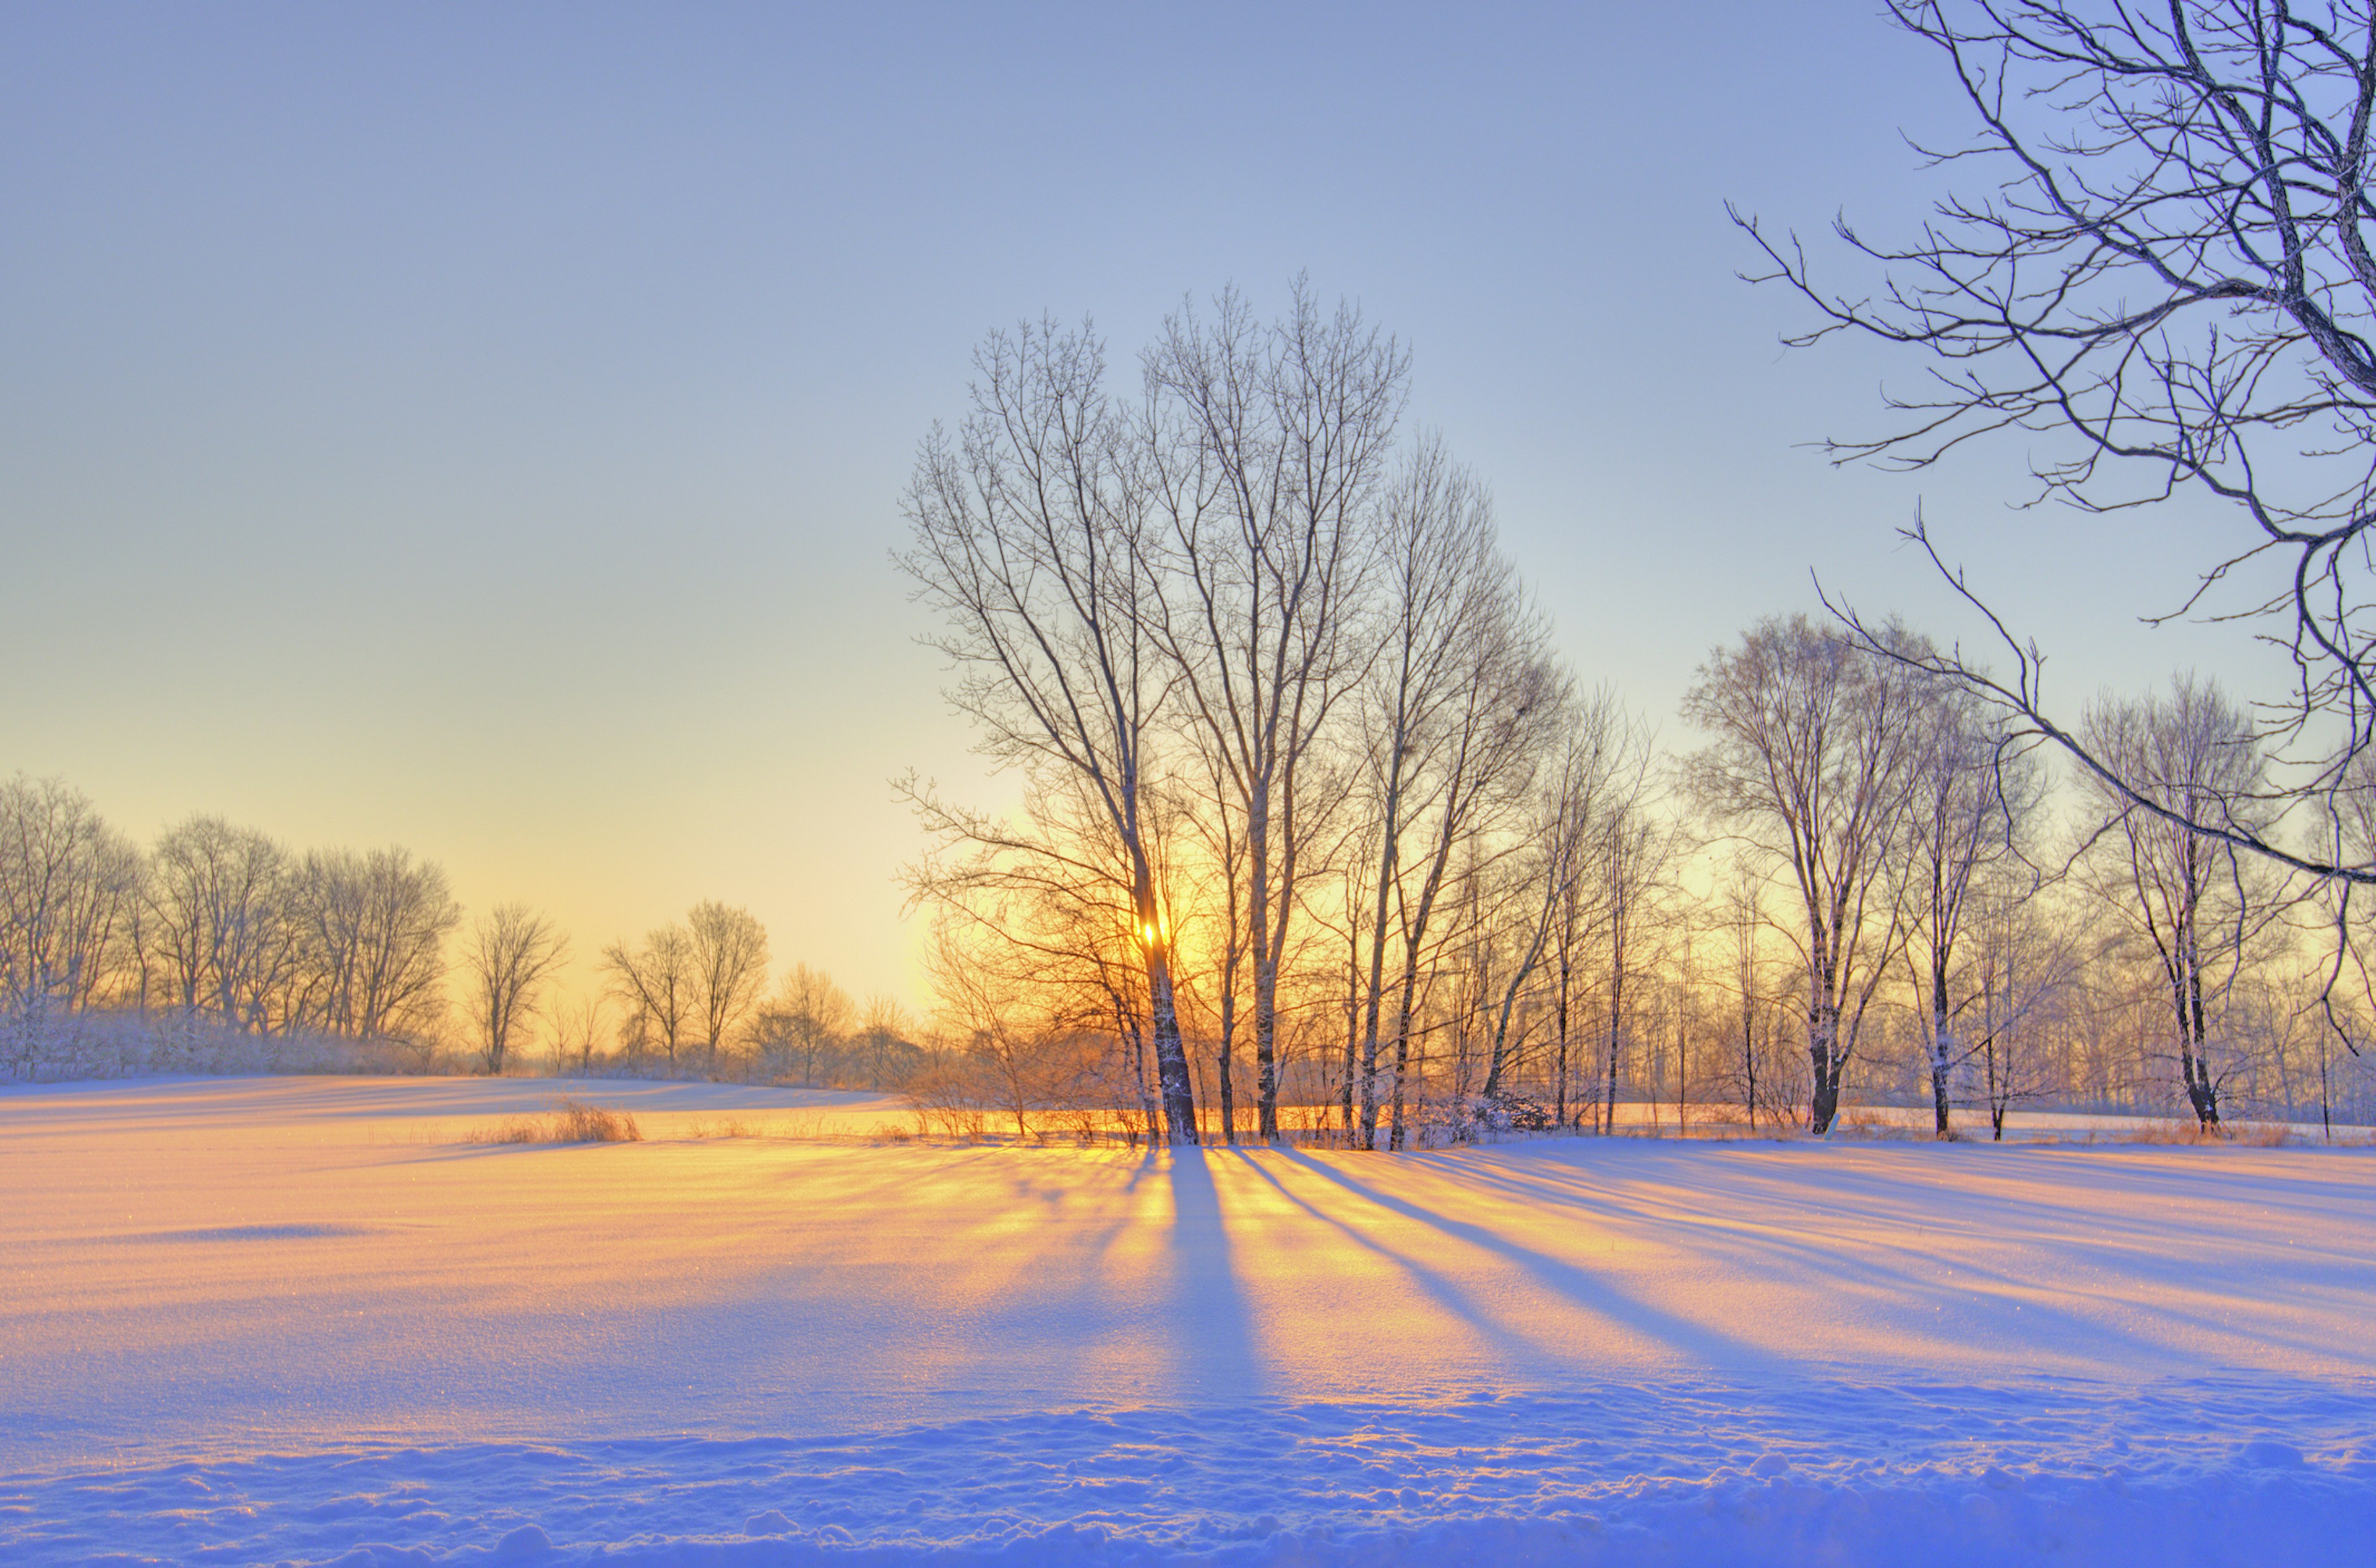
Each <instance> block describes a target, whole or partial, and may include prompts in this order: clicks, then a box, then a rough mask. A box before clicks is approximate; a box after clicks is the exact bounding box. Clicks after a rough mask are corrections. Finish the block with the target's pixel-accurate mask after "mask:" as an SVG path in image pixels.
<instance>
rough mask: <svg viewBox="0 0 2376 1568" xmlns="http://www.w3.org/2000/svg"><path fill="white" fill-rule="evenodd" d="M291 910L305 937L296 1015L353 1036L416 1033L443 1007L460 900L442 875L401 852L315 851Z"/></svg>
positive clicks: (301, 870)
mask: <svg viewBox="0 0 2376 1568" xmlns="http://www.w3.org/2000/svg"><path fill="white" fill-rule="evenodd" d="M288 909H289V913H290V917H291V920H292V921H293V922H294V923H295V926H296V930H297V933H298V940H299V941H300V942H301V943H302V944H303V956H302V958H301V960H300V962H301V965H302V967H303V968H304V969H305V970H306V971H308V972H307V973H306V974H305V977H304V979H305V981H306V983H305V987H304V990H305V992H306V996H307V1003H306V1004H305V1005H304V1006H303V1007H301V1008H299V1009H297V1013H298V1016H299V1017H300V1019H301V1020H303V1021H309V1022H313V1023H315V1024H316V1025H318V1027H320V1028H326V1029H327V1030H329V1031H330V1032H331V1033H333V1034H340V1035H347V1036H350V1037H352V1038H354V1039H397V1038H414V1037H418V1036H419V1035H421V1034H422V1032H424V1031H425V1030H426V1029H427V1028H429V1027H430V1026H431V1025H433V1024H434V1018H435V1015H436V1013H437V1011H438V1009H439V1007H440V1006H441V1005H442V1002H443V991H444V985H445V979H446V956H445V944H446V937H447V936H448V935H449V934H450V933H451V932H453V930H454V928H455V927H456V926H457V925H459V924H460V923H461V919H462V911H461V907H460V906H459V905H457V903H456V902H455V901H454V897H453V895H452V893H451V892H450V891H448V888H447V885H446V873H445V872H444V870H443V869H441V868H440V867H438V866H437V865H435V864H434V863H429V862H420V863H416V862H415V861H413V859H412V856H411V854H410V851H408V850H405V849H374V850H373V851H371V852H370V853H368V854H356V853H354V852H352V851H350V850H328V851H315V852H314V853H311V854H308V855H307V856H306V857H305V858H304V860H303V861H302V862H301V863H300V864H299V865H298V867H297V869H296V873H295V875H294V876H293V878H292V879H291V885H290V888H289V895H288Z"/></svg>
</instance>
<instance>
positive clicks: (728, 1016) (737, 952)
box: [684, 898, 767, 1068]
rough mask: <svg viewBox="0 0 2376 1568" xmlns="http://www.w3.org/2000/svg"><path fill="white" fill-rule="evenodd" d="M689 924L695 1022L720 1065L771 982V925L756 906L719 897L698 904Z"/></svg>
mask: <svg viewBox="0 0 2376 1568" xmlns="http://www.w3.org/2000/svg"><path fill="white" fill-rule="evenodd" d="M684 924H685V933H686V936H687V938H688V940H689V943H690V946H691V953H690V955H689V968H690V970H691V978H692V981H693V1008H692V1016H693V1021H694V1023H695V1026H696V1027H697V1028H699V1029H700V1030H701V1042H702V1050H703V1051H704V1052H705V1053H706V1054H707V1057H708V1060H709V1063H710V1065H711V1066H712V1067H713V1068H714V1067H716V1066H717V1064H718V1060H719V1052H721V1051H724V1050H725V1049H726V1042H727V1041H728V1039H731V1037H732V1036H733V1034H734V1033H735V1031H736V1030H738V1029H740V1028H742V1026H743V1020H744V1019H745V1018H747V1017H749V1016H750V1014H751V1009H752V1008H753V1006H754V1005H755V1004H757V1002H758V1000H759V992H761V991H762V990H763V989H765V987H766V983H767V928H766V927H765V926H763V925H761V924H760V923H759V921H758V920H757V918H756V917H754V915H753V914H752V913H751V911H750V910H748V909H732V908H730V907H729V906H727V905H725V904H721V903H719V902H718V901H717V900H716V899H714V898H713V899H706V900H704V901H703V902H701V903H698V904H695V906H694V907H693V909H692V910H691V912H690V913H688V914H687V915H686V916H685V921H684Z"/></svg>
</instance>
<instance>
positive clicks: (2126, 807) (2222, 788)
mask: <svg viewBox="0 0 2376 1568" xmlns="http://www.w3.org/2000/svg"><path fill="white" fill-rule="evenodd" d="M2085 736H2086V739H2087V742H2088V745H2089V748H2090V749H2091V751H2093V752H2095V753H2097V754H2100V755H2102V756H2104V757H2106V758H2108V759H2109V760H2110V761H2111V762H2113V763H2114V764H2115V765H2116V766H2117V767H2118V769H2119V774H2120V777H2121V779H2122V780H2123V784H2122V786H2121V787H2119V788H2114V787H2111V786H2109V785H2107V784H2105V783H2103V782H2101V781H2095V782H2093V783H2092V784H2091V786H2090V788H2091V793H2092V795H2093V797H2094V800H2095V802H2096V803H2097V807H2098V808H2099V810H2100V811H2101V812H2102V813H2103V820H2102V824H2101V826H2099V827H2098V828H2097V831H2096V833H2095V834H2094V835H2093V836H2092V837H2091V838H2090V839H2089V841H2088V843H2087V845H2086V847H2085V849H2084V850H2083V854H2082V863H2083V867H2084V868H2085V870H2086V871H2087V872H2088V873H2089V874H2088V878H2087V880H2088V883H2089V885H2092V886H2093V887H2094V889H2095V890H2096V892H2097V896H2098V897H2099V898H2100V899H2101V901H2102V902H2101V905H2100V906H2099V907H2102V908H2104V909H2108V910H2109V912H2112V913H2114V914H2116V915H2117V916H2118V917H2119V918H2120V919H2121V921H2123V922H2124V923H2125V924H2126V925H2127V927H2128V928H2129V930H2130V931H2131V932H2132V933H2133V934H2134V935H2135V936H2136V937H2137V938H2138V939H2139V940H2140V941H2141V942H2142V943H2143V944H2144V948H2145V950H2146V951H2147V953H2148V954H2149V955H2150V963H2151V966H2152V968H2153V969H2154V971H2155V973H2156V976H2157V978H2158V980H2159V981H2160V986H2161V991H2162V994H2163V996H2164V999H2165V1005H2166V1011H2165V1013H2164V1017H2165V1019H2166V1021H2167V1023H2168V1029H2169V1034H2168V1039H2169V1040H2170V1043H2171V1046H2172V1052H2171V1053H2172V1055H2173V1056H2174V1057H2175V1058H2176V1060H2177V1064H2178V1068H2179V1080H2180V1088H2181V1090H2182V1092H2183V1093H2184V1095H2185V1098H2186V1103H2187V1105H2188V1108H2189V1109H2190V1110H2191V1111H2192V1112H2193V1113H2194V1116H2195V1118H2196V1121H2197V1123H2199V1124H2200V1125H2201V1126H2203V1127H2204V1128H2205V1129H2210V1128H2215V1127H2216V1126H2217V1125H2218V1124H2219V1117H2220V1097H2221V1092H2222V1090H2223V1087H2225V1084H2226V1081H2227V1079H2228V1075H2230V1074H2231V1073H2233V1072H2234V1071H2235V1070H2236V1068H2237V1066H2238V1065H2239V1060H2238V1055H2237V1051H2236V1049H2235V1047H2234V1046H2233V1045H2232V1044H2228V1043H2223V1042H2221V1041H2219V1040H2218V1039H2216V1038H2215V1035H2216V1027H2215V1026H2216V1022H2217V1014H2218V1012H2219V1010H2220V1004H2221V1003H2222V1001H2223V1000H2224V999H2225V998H2226V996H2227V995H2228V992H2229V991H2230V990H2231V989H2232V988H2233V987H2234V985H2235V983H2236V980H2237V979H2238V977H2239V974H2240V973H2241V971H2242V968H2243V967H2244V965H2245V963H2246V961H2247V957H2248V955H2249V951H2250V949H2251V944H2252V942H2253V940H2254V938H2255V937H2257V936H2258V935H2260V934H2261V932H2263V930H2264V929H2266V928H2267V927H2268V925H2269V922H2270V921H2271V918H2272V916H2273V915H2274V913H2275V909H2276V902H2277V901H2276V897H2275V888H2274V887H2272V886H2271V885H2270V883H2269V879H2268V875H2267V873H2266V871H2265V868H2263V867H2262V866H2260V865H2259V864H2258V863H2256V862H2248V861H2246V860H2245V859H2244V858H2243V853H2242V851H2241V850H2240V849H2239V847H2238V845H2237V844H2236V843H2235V842H2233V841H2231V839H2229V838H2228V837H2220V836H2217V835H2216V833H2212V832H2205V831H2203V830H2204V829H2213V830H2226V829H2231V828H2233V829H2237V830H2240V831H2241V832H2243V833H2246V834H2251V833H2256V832H2259V831H2261V830H2262V829H2263V827H2264V826H2265V824H2264V822H2263V820H2262V819H2261V814H2262V813H2263V812H2264V811H2265V810H2266V806H2265V803H2264V802H2263V800H2262V798H2261V797H2262V789H2261V786H2262V780H2263V771H2264V768H2265V758H2264V757H2263V754H2262V752H2261V749H2260V744H2259V740H2258V737H2257V736H2256V735H2255V734H2254V733H2253V731H2252V728H2251V723H2250V721H2249V720H2248V719H2246V717H2245V716H2244V714H2243V713H2242V712H2241V711H2239V709H2238V708H2237V707H2235V705H2234V704H2233V703H2231V702H2230V701H2229V700H2228V696H2227V695H2226V694H2225V693H2224V692H2222V691H2221V690H2220V689H2219V686H2218V683H2216V682H2207V681H2197V680H2195V679H2194V678H2193V677H2192V676H2181V677H2180V678H2179V679H2177V680H2175V681H2173V682H2172V683H2171V684H2170V690H2169V694H2168V696H2167V697H2144V698H2140V699H2135V700H2129V701H2121V700H2109V701H2105V702H2100V703H2098V704H2097V705H2096V706H2094V707H2092V708H2090V709H2089V711H2088V713H2087V716H2086V719H2085ZM2132 794H2142V795H2144V797H2145V800H2146V802H2150V804H2149V805H2145V804H2140V803H2138V802H2134V801H2132V800H2131V799H2130V798H2129V797H2130V796H2131V795H2132Z"/></svg>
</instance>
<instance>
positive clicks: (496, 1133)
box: [471, 1099, 644, 1144]
mask: <svg viewBox="0 0 2376 1568" xmlns="http://www.w3.org/2000/svg"><path fill="white" fill-rule="evenodd" d="M643 1138H644V1130H643V1129H642V1128H641V1127H638V1126H637V1125H636V1119H635V1118H634V1117H633V1116H630V1115H629V1114H627V1112H625V1111H612V1110H610V1109H608V1108H606V1107H604V1106H600V1105H594V1104H590V1103H588V1101H586V1100H582V1099H564V1100H561V1101H559V1102H558V1103H556V1104H555V1105H554V1106H553V1108H552V1110H551V1111H547V1112H546V1113H545V1114H543V1115H541V1116H506V1117H505V1118H504V1119H503V1120H502V1121H501V1122H499V1123H496V1124H495V1125H494V1126H493V1127H492V1128H490V1129H487V1130H485V1131H483V1132H481V1133H479V1134H474V1135H473V1137H472V1140H471V1141H472V1142H474V1143H481V1144H635V1143H641V1142H643Z"/></svg>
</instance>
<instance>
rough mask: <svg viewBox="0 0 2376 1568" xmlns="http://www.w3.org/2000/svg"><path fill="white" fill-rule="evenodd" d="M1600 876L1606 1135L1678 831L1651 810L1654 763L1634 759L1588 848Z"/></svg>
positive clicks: (1640, 756) (1643, 756)
mask: <svg viewBox="0 0 2376 1568" xmlns="http://www.w3.org/2000/svg"><path fill="white" fill-rule="evenodd" d="M1591 847H1592V849H1594V850H1595V851H1596V855H1597V861H1598V865H1597V869H1598V873H1599V882H1600V886H1599V904H1600V917H1601V919H1600V929H1601V934H1602V936H1603V938H1604V939H1605V941H1606V944H1607V953H1608V957H1609V969H1608V976H1607V984H1608V1004H1609V1006H1608V1019H1609V1028H1608V1031H1607V1034H1606V1036H1605V1039H1604V1044H1605V1045H1606V1047H1607V1051H1606V1057H1605V1061H1604V1063H1603V1064H1604V1067H1605V1069H1606V1088H1605V1092H1603V1093H1602V1094H1601V1095H1599V1097H1598V1099H1599V1101H1600V1113H1601V1123H1600V1130H1601V1131H1602V1132H1603V1133H1609V1134H1613V1133H1615V1132H1616V1131H1617V1080H1618V1074H1619V1069H1620V1068H1621V1066H1622V1057H1623V1054H1624V1047H1625V1043H1626V1020H1627V1017H1628V1016H1629V1015H1628V1013H1627V1006H1628V1002H1629V994H1628V993H1629V989H1630V987H1631V986H1632V983H1633V981H1634V979H1635V977H1636V976H1637V975H1638V974H1639V973H1640V971H1641V968H1642V967H1643V963H1644V955H1643V950H1642V949H1643V942H1644V939H1645V936H1646V935H1647V934H1648V933H1649V928H1650V926H1651V924H1652V917H1653V916H1654V915H1655V914H1657V896H1658V890H1659V887H1660V885H1661V884H1662V883H1663V882H1664V881H1665V879H1666V876H1667V873H1668V870H1669V865H1670V863H1671V861H1672V860H1673V856H1674V853H1675V848H1676V837H1675V830H1674V826H1673V825H1672V824H1671V823H1669V821H1667V820H1666V819H1665V818H1664V817H1663V816H1662V815H1661V814H1659V813H1657V811H1656V810H1654V809H1653V805H1652V802H1651V800H1650V792H1649V755H1648V754H1647V752H1646V751H1640V752H1637V753H1636V754H1635V755H1634V766H1633V768H1632V769H1631V772H1630V777H1627V778H1623V780H1622V784H1621V785H1620V787H1619V789H1618V790H1616V791H1615V792H1614V796H1613V798H1612V799H1611V801H1610V809H1609V811H1608V812H1607V814H1605V815H1604V816H1603V818H1602V820H1601V825H1600V828H1599V831H1598V834H1597V835H1596V836H1595V838H1594V840H1593V841H1592V844H1591Z"/></svg>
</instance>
